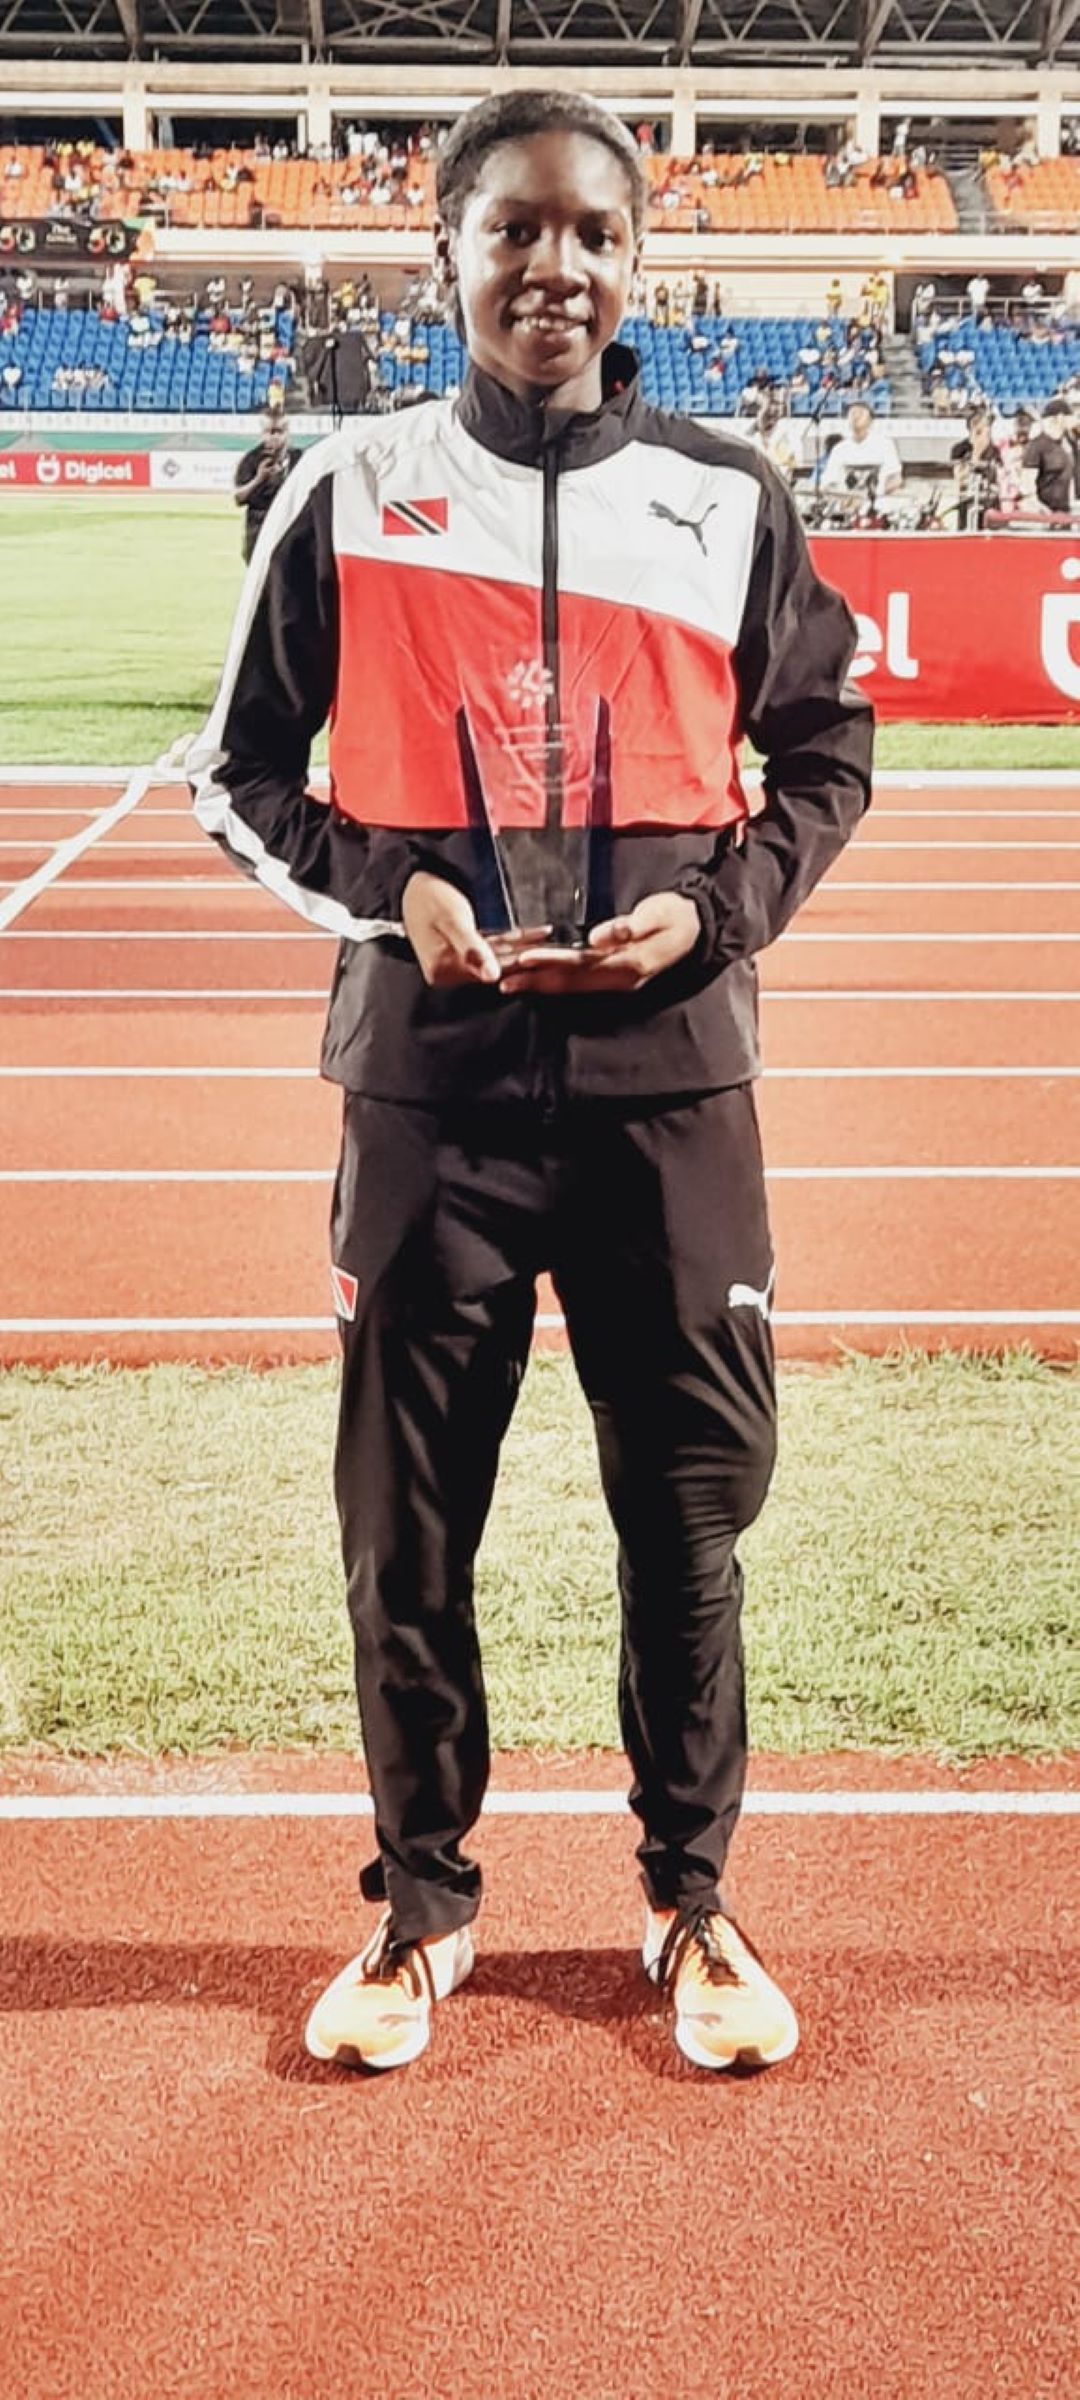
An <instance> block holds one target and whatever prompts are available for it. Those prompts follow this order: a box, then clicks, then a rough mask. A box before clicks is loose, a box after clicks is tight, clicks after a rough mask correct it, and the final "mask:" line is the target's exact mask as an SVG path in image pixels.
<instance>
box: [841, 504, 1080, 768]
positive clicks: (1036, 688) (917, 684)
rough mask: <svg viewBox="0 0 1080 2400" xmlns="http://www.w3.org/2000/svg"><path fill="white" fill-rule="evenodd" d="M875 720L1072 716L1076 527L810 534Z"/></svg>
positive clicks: (1078, 673) (1078, 577)
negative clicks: (841, 603)
mask: <svg viewBox="0 0 1080 2400" xmlns="http://www.w3.org/2000/svg"><path fill="white" fill-rule="evenodd" d="M810 547H811V550H812V552H813V555H814V563H815V565H816V567H817V569H818V573H819V574H820V575H823V576H824V578H825V581H826V582H827V583H832V584H835V585H836V587H837V589H838V591H841V592H843V594H844V597H845V599H846V600H847V601H848V603H849V605H850V607H851V608H852V609H853V610H854V611H855V615H856V618H857V620H858V626H859V648H858V651H857V653H856V657H855V662H854V668H853V672H854V674H855V675H856V676H857V678H858V679H859V681H860V682H861V683H862V685H863V689H864V690H865V691H866V692H867V693H868V695H869V697H870V699H871V700H872V701H873V703H874V707H875V709H876V710H877V713H878V715H879V716H881V717H883V718H888V717H926V718H929V719H930V720H932V721H935V722H938V721H940V722H943V723H946V722H948V720H949V719H950V718H951V719H964V718H967V719H980V718H981V719H984V720H987V721H989V722H991V723H992V722H995V721H996V722H1005V721H1008V720H1014V719H1015V720H1017V721H1024V720H1028V721H1029V722H1034V723H1037V724H1046V723H1049V722H1051V721H1053V720H1054V719H1064V720H1071V721H1073V722H1075V721H1076V720H1078V719H1080V533H1077V534H1075V535H1072V536H1069V535H1067V534H1066V535H1062V534H1057V533H1033V534H1011V533H976V534H933V533H929V534H910V535H908V534H831V535H829V534H820V535H817V534H815V535H814V536H813V537H812V539H811V543H810Z"/></svg>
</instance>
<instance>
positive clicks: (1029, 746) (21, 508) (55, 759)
mask: <svg viewBox="0 0 1080 2400" xmlns="http://www.w3.org/2000/svg"><path fill="white" fill-rule="evenodd" d="M0 576H2V583H3V589H4V591H5V593H6V594H8V595H9V596H12V595H17V605H16V606H14V607H9V608H8V610H7V611H6V622H5V635H4V642H3V645H2V648H0V765H4V766H51V765H56V766H94V765H103V766H136V765H139V764H142V763H143V762H144V761H146V760H149V759H152V758H156V757H158V756H160V754H161V752H162V751H163V750H164V749H166V748H167V747H168V746H169V744H170V743H172V742H174V741H175V740H176V739H177V738H178V736H179V735H181V734H184V733H191V732H192V731H194V729H195V727H196V726H197V725H198V724H199V723H200V722H201V720H202V718H203V717H204V716H205V714H206V712H207V710H208V708H209V706H210V702H211V700H212V698H213V695H214V689H215V686H216V683H217V677H218V672H219V670H220V667H221V662H222V659H223V657H224V653H225V644H226V640H227V637H228V631H229V625H230V622H231V618H232V612H233V608H234V606H235V602H236V597H237V593H238V591H239V587H240V580H241V565H240V522H239V515H238V512H237V510H236V509H235V508H234V507H233V505H232V503H231V501H229V500H176V499H168V498H162V499H150V498H147V497H136V496H132V497H131V498H130V499H129V498H127V497H125V498H123V499H120V498H109V499H101V498H97V497H93V496H91V495H86V496H79V497H72V496H68V497H65V498H62V499H57V498H55V497H53V496H50V495H48V494H39V493H36V492H17V493H11V494H9V495H8V496H7V497H6V498H5V499H4V500H3V502H2V503H0ZM877 755H878V764H879V765H880V766H883V767H911V768H913V769H916V768H919V767H950V766H966V767H1009V766H1016V767H1075V768H1077V769H1078V770H1080V726H1067V725H1044V726H1038V725H1033V726H1024V727H1011V726H977V725H972V726H956V725H951V726H950V725H944V726H942V725H919V726H916V725H894V726H885V727H883V728H882V730H881V732H880V734H879V737H878V753H877Z"/></svg>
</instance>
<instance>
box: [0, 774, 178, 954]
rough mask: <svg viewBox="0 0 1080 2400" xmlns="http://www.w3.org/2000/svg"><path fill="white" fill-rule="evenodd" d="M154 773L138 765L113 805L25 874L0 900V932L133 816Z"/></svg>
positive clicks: (6, 928) (58, 845) (15, 937)
mask: <svg viewBox="0 0 1080 2400" xmlns="http://www.w3.org/2000/svg"><path fill="white" fill-rule="evenodd" d="M155 772H156V769H155V768H154V767H139V768H138V769H137V771H136V773H135V774H134V775H133V776H132V778H131V781H130V783H129V784H128V785H127V786H126V788H125V790H124V791H122V792H121V794H120V797H119V799H118V800H115V801H114V802H113V805H112V807H111V808H107V809H105V810H104V811H103V812H102V814H101V815H100V816H97V817H94V818H93V819H92V820H91V822H90V824H89V825H84V826H82V828H81V829H80V831H79V832H78V833H73V834H71V835H70V836H69V838H68V840H67V841H66V842H59V843H58V844H57V847H56V849H55V850H54V851H52V853H51V855H50V856H49V857H48V858H47V859H46V860H45V862H44V865H43V866H40V867H38V868H37V869H36V870H35V872H34V874H33V875H27V876H25V877H24V879H23V880H22V882H21V883H17V884H16V886H15V889H14V891H12V892H10V893H9V894H8V897H7V899H6V900H0V933H6V932H7V930H8V927H9V926H11V925H13V924H14V922H15V919H16V917H21V916H22V914H23V911H24V909H27V908H29V907H30V906H31V904H32V902H33V901H35V900H37V899H38V898H39V897H40V894H41V893H42V892H44V891H47V890H48V888H49V885H50V884H52V883H55V882H56V879H57V877H58V876H59V875H63V874H64V872H65V870H66V869H67V868H68V867H70V866H71V865H72V864H73V863H74V861H75V859H77V858H81V857H82V855H83V852H84V851H86V850H89V848H90V846H91V844H92V843H93V842H96V841H99V840H100V838H101V836H102V834H104V833H108V831H109V829H110V827H111V826H113V825H118V824H119V823H120V821H121V818H123V817H128V816H130V815H131V811H132V809H133V808H137V807H138V805H139V802H140V800H141V799H142V797H143V794H144V792H146V791H148V790H149V787H150V785H151V783H152V782H153V779H154V775H155ZM12 938H13V939H16V940H17V939H18V938H19V937H18V936H17V935H16V936H13V937H12ZM24 938H25V937H24Z"/></svg>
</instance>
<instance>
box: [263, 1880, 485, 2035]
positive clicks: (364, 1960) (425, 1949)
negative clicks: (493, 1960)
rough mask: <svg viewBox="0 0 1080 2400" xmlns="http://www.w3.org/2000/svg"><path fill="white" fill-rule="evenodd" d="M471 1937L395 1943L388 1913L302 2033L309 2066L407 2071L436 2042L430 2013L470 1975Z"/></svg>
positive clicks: (467, 1931) (457, 1934)
mask: <svg viewBox="0 0 1080 2400" xmlns="http://www.w3.org/2000/svg"><path fill="white" fill-rule="evenodd" d="M475 1960H476V1953H475V1950H474V1947H473V1938H472V1929H471V1927H470V1926H468V1925H463V1926H461V1927H460V1928H458V1929H457V1930H455V1931H454V1932H452V1933H444V1934H435V1935H433V1936H431V1937H430V1938H429V1939H428V1940H426V1941H422V1942H404V1943H395V1942H393V1941H392V1940H391V1937H390V1911H389V1909H387V1910H386V1911H385V1913H384V1915H383V1916H382V1917H381V1918H380V1920H379V1923H378V1925H377V1926H376V1928H375V1931H374V1933H373V1935H372V1937H371V1940H370V1941H369V1942H368V1944H367V1945H366V1948H364V1949H363V1950H361V1952H360V1954H359V1956H358V1957H357V1958H353V1959H350V1961H349V1964H348V1966H347V1967H343V1968H342V1970H341V1973H340V1975H335V1977H334V1980H333V1982H332V1983H331V1984H328V1985H327V1988H326V1990H325V1992H324V1993H323V1995H322V1998H321V1999H320V2000H317V2001H316V2002H315V2006H314V2008H313V2009H312V2011H311V2015H310V2016H309V2018H308V2021H307V2024H306V2025H305V2027H304V2042H305V2045H306V2047H307V2049H308V2050H309V2051H310V2053H311V2056H312V2058H322V2059H333V2060H336V2061H337V2063H338V2064H339V2065H341V2066H362V2067H376V2068H379V2069H382V2068H385V2067H407V2066H409V2065H410V2064H411V2062H412V2060H413V2059H414V2058H419V2056H420V2053H421V2051H422V2050H426V2049H427V2046H428V2043H429V2041H430V2040H431V2011H432V2008H433V2006H434V2004H435V2002H436V2000H445V1999H446V1998H447V1996H448V1994H449V1993H450V1992H454V1991H456V1990H457V1987H458V1985H459V1984H460V1983H464V1981H465V1978H466V1976H467V1975H471V1974H472V1971H473V1967H474V1964H475Z"/></svg>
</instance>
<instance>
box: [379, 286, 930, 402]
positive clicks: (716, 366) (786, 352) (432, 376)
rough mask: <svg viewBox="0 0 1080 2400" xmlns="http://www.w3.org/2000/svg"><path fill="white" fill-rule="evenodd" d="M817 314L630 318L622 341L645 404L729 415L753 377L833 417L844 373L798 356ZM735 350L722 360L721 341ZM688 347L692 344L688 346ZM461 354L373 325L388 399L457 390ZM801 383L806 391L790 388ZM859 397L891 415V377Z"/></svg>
mask: <svg viewBox="0 0 1080 2400" xmlns="http://www.w3.org/2000/svg"><path fill="white" fill-rule="evenodd" d="M818 329H819V320H818V319H817V318H814V317H715V316H703V317H694V318H693V319H692V320H691V322H690V324H689V325H688V326H679V327H677V326H665V325H657V324H655V323H654V322H653V321H652V319H651V318H649V317H647V316H633V317H627V318H626V319H625V320H624V323H623V326H622V338H623V339H624V340H625V341H627V342H629V343H630V345H631V347H632V348H633V349H635V350H636V351H637V354H638V357H639V358H640V361H641V385H642V391H643V393H644V396H645V398H646V400H649V401H653V402H655V403H656V404H657V406H659V407H661V408H669V409H674V410H676V411H678V412H679V413H681V414H684V415H689V416H698V417H705V416H718V417H719V416H722V417H730V416H735V415H737V414H738V413H739V411H740V407H741V404H742V398H743V394H744V392H745V391H747V389H748V387H749V386H750V385H752V384H753V383H754V382H755V379H757V381H758V383H759V393H758V396H759V398H760V397H763V396H764V392H765V390H766V389H767V388H768V387H769V386H772V387H773V388H774V389H775V390H776V391H777V392H782V393H783V394H784V395H785V398H790V410H791V413H792V415H795V416H809V415H811V414H818V415H822V416H829V417H836V416H840V415H841V414H842V412H843V410H844V409H845V408H846V407H848V406H849V404H850V402H851V400H852V398H853V396H854V393H855V390H856V388H858V387H857V386H856V384H855V383H854V382H853V380H852V379H851V377H850V376H848V377H841V375H840V374H839V373H833V374H830V372H829V370H828V368H827V367H825V366H823V365H822V364H820V363H819V364H817V365H812V364H807V365H803V364H802V363H801V361H800V355H799V354H800V352H801V351H802V352H806V351H808V350H809V349H810V348H813V347H816V346H817V334H818ZM732 343H734V345H735V347H734V349H733V350H730V355H729V356H727V357H724V356H723V353H722V350H721V345H722V344H726V345H728V346H729V348H730V345H731V344H732ZM695 344H696V345H698V346H696V347H695ZM464 365H465V358H464V352H463V350H462V347H461V343H460V342H459V340H458V338H457V335H456V334H455V333H454V332H453V331H452V329H451V327H450V326H448V325H441V324H422V323H411V322H410V323H409V324H408V325H406V323H405V322H404V321H403V320H402V319H401V318H400V317H398V316H395V315H394V314H393V312H392V311H386V312H385V313H384V314H383V315H382V317H381V318H380V323H379V350H378V381H379V387H380V390H381V391H382V392H383V393H384V394H386V395H389V394H392V393H394V392H401V391H406V390H408V389H409V388H410V387H411V386H416V385H419V386H421V387H422V388H423V389H425V390H427V391H431V392H435V393H437V394H441V393H443V392H445V391H454V390H457V389H458V388H459V387H460V384H461V379H462V375H463V373H464ZM800 379H801V381H802V383H803V384H804V385H805V389H798V388H796V390H795V391H794V392H793V391H792V390H791V386H792V383H793V382H794V383H795V384H796V386H798V384H799V382H800ZM864 396H865V398H866V399H867V401H868V402H869V404H870V406H871V407H872V408H873V409H874V410H875V411H877V412H881V413H883V412H885V411H887V410H888V407H889V404H890V398H891V392H890V386H889V382H888V378H887V377H886V376H884V375H877V376H873V377H870V376H868V377H867V380H866V388H865V394H864Z"/></svg>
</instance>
